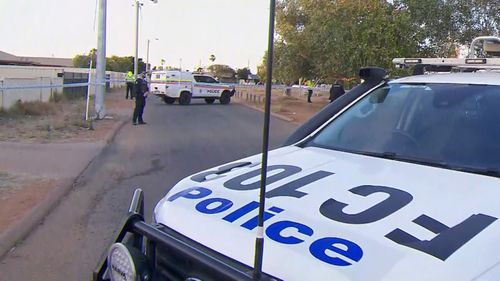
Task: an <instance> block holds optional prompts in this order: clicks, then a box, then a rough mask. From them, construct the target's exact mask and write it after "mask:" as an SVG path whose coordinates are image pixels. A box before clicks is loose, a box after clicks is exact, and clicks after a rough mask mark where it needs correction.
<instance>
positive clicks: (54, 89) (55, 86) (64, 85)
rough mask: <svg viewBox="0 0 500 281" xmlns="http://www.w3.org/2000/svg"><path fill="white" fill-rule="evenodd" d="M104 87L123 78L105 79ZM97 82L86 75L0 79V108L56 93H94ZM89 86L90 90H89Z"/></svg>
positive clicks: (79, 95) (45, 98)
mask: <svg viewBox="0 0 500 281" xmlns="http://www.w3.org/2000/svg"><path fill="white" fill-rule="evenodd" d="M105 83H106V89H107V90H109V89H111V88H112V87H113V88H114V87H120V86H122V85H124V84H125V80H111V79H107V80H106V82H105ZM98 84H99V83H96V82H90V83H89V82H88V75H79V76H77V77H76V78H75V76H72V77H71V78H67V79H64V77H58V78H48V77H40V78H27V79H22V78H8V79H5V78H4V79H3V80H0V109H9V108H10V107H11V106H13V105H15V104H16V103H18V102H29V101H42V102H48V101H50V100H52V99H54V98H55V97H56V96H57V95H64V96H65V97H67V98H70V99H72V98H82V97H85V95H86V94H87V92H89V94H90V95H94V92H95V86H96V85H98ZM89 86H90V91H89Z"/></svg>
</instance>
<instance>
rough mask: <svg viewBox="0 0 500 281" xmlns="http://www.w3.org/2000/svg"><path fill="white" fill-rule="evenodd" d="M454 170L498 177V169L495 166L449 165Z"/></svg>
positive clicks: (499, 172)
mask: <svg viewBox="0 0 500 281" xmlns="http://www.w3.org/2000/svg"><path fill="white" fill-rule="evenodd" d="M450 169H453V170H455V171H459V172H467V173H473V174H478V175H483V176H490V177H495V178H500V170H498V169H495V168H472V167H450Z"/></svg>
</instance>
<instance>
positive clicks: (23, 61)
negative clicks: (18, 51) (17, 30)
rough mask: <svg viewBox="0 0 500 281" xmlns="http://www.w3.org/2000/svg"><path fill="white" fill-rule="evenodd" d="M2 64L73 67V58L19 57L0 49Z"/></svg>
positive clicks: (0, 62) (0, 63) (0, 61)
mask: <svg viewBox="0 0 500 281" xmlns="http://www.w3.org/2000/svg"><path fill="white" fill-rule="evenodd" d="M0 65H22V66H53V67H54V66H55V67H73V60H72V59H71V58H55V57H19V56H16V55H12V54H9V53H6V52H2V51H0Z"/></svg>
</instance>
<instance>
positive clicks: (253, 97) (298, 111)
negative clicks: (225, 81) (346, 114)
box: [234, 87, 329, 124]
mask: <svg viewBox="0 0 500 281" xmlns="http://www.w3.org/2000/svg"><path fill="white" fill-rule="evenodd" d="M264 97H265V90H264V88H263V87H237V88H236V94H235V96H234V101H235V102H238V103H242V104H246V105H249V106H251V107H256V108H258V109H260V110H263V109H264V102H265V99H264ZM311 101H312V103H308V102H307V94H306V90H305V89H298V88H294V89H291V91H290V92H289V93H288V94H287V93H286V92H285V90H284V89H273V90H272V93H271V111H272V112H273V113H275V114H278V115H281V116H284V117H286V119H287V120H291V122H293V123H295V124H302V123H304V122H305V121H307V120H308V119H309V118H311V116H313V115H314V114H315V113H316V112H318V111H320V110H321V109H323V108H324V107H325V106H326V105H327V104H328V102H329V101H328V90H327V89H315V90H314V91H313V96H312V98H311Z"/></svg>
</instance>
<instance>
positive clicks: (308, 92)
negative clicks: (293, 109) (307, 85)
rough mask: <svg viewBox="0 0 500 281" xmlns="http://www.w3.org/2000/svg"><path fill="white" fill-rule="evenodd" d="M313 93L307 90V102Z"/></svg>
mask: <svg viewBox="0 0 500 281" xmlns="http://www.w3.org/2000/svg"><path fill="white" fill-rule="evenodd" d="M312 95H313V90H310V89H309V90H307V102H312V101H311V97H312Z"/></svg>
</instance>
